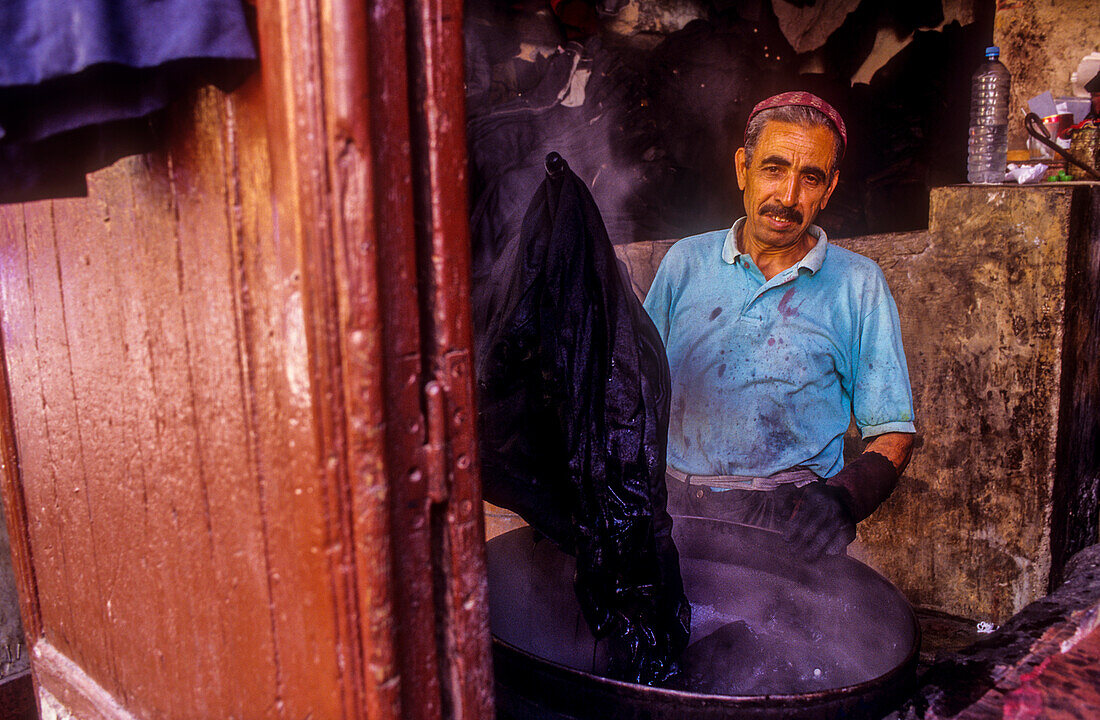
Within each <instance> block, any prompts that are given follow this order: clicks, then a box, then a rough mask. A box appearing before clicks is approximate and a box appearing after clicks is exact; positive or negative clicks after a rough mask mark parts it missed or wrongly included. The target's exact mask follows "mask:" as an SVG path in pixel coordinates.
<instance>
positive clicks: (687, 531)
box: [488, 518, 916, 696]
mask: <svg viewBox="0 0 1100 720" xmlns="http://www.w3.org/2000/svg"><path fill="white" fill-rule="evenodd" d="M677 524H678V529H677V533H676V536H677V537H676V542H677V545H678V547H679V548H680V553H681V571H682V573H683V578H684V587H685V590H686V591H687V595H688V598H689V600H690V601H691V604H692V611H693V612H692V638H693V642H692V644H691V645H689V646H688V649H687V651H686V652H685V653H684V656H683V658H682V664H683V667H684V672H683V674H682V675H681V677H680V678H679V680H678V681H677V684H676V685H675V686H674V687H675V689H680V690H687V691H692V692H702V693H707V694H719V695H733V696H745V695H765V694H776V693H781V694H799V693H807V692H818V691H822V690H828V689H833V688H839V687H845V686H849V685H854V684H857V683H860V682H864V681H867V680H871V679H874V678H876V677H879V676H881V675H883V674H885V673H886V672H888V671H890V670H891V669H893V668H895V667H897V666H898V665H900V664H901V663H902V662H903V661H904V660H905V658H906V657H907V655H908V653H909V651H910V649H911V648H912V647H913V643H914V642H915V641H916V638H915V637H914V635H913V630H912V626H911V624H910V622H911V620H910V615H909V611H908V608H907V607H906V605H905V602H904V600H903V599H902V598H901V596H900V594H899V593H898V592H897V591H896V590H895V589H893V588H892V587H891V586H890V585H889V584H888V583H886V582H885V581H882V580H881V579H879V578H876V577H875V576H874V575H873V574H872V573H870V572H869V571H868V570H867V569H866V568H863V567H862V566H860V565H859V564H858V563H856V562H854V561H852V560H849V559H847V558H827V559H826V560H824V561H822V562H821V563H820V564H818V565H814V566H811V565H805V564H803V563H801V562H800V561H798V560H796V559H794V558H791V557H788V556H786V555H784V554H783V551H782V548H781V547H778V546H776V545H774V544H772V543H771V541H770V539H769V538H763V541H764V542H763V544H757V545H754V544H748V543H746V542H745V541H746V539H748V538H754V537H755V538H760V537H761V535H760V534H751V533H750V534H746V533H744V532H741V533H740V534H737V533H734V534H731V533H730V532H729V528H730V527H731V526H730V525H728V524H725V523H711V522H708V521H700V520H696V519H692V518H678V519H677ZM532 536H533V533H532V531H531V530H530V529H523V530H520V531H513V532H511V533H507V534H505V535H502V536H499V537H497V538H494V539H493V540H491V541H490V542H489V546H488V549H489V595H490V606H489V610H490V623H491V626H492V630H493V634H494V635H496V636H497V637H498V638H500V639H501V640H504V641H505V642H508V643H510V644H512V645H515V646H517V647H519V648H521V649H524V650H527V651H529V652H532V653H533V654H535V655H537V656H539V657H542V658H545V659H547V660H551V661H553V662H556V663H559V664H562V665H566V666H568V667H572V668H575V669H578V670H582V671H585V672H589V673H594V674H600V671H601V669H602V665H601V663H602V661H603V660H602V656H601V653H600V647H599V644H598V643H596V641H595V640H594V639H593V638H592V636H591V634H590V633H589V632H588V628H587V626H586V625H585V622H584V619H583V618H582V617H581V614H580V609H579V608H578V606H577V603H576V599H575V597H574V595H573V587H572V580H573V567H574V566H573V560H572V558H570V557H569V556H568V555H565V554H564V553H562V552H560V551H558V550H557V549H556V548H555V547H554V546H553V544H552V543H550V542H549V541H546V540H543V541H541V542H539V543H534V542H532Z"/></svg>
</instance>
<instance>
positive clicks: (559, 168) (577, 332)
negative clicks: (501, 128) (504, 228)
mask: <svg viewBox="0 0 1100 720" xmlns="http://www.w3.org/2000/svg"><path fill="white" fill-rule="evenodd" d="M547 172H548V175H549V177H548V178H547V179H546V180H545V181H544V182H543V183H542V185H541V186H540V187H539V188H538V190H537V191H536V193H535V196H534V199H533V200H532V201H531V204H530V206H529V208H528V210H527V214H526V216H525V218H524V221H523V225H522V230H521V233H520V235H519V237H518V238H516V239H515V240H513V242H512V243H510V244H509V246H508V247H506V248H505V250H504V251H503V252H502V253H501V256H500V258H499V259H498V261H497V263H496V265H495V269H494V272H493V273H492V274H491V276H490V279H488V280H486V281H485V282H486V283H489V285H488V286H487V287H486V286H483V287H480V288H478V290H477V295H476V299H475V303H479V304H488V305H489V306H490V308H491V309H490V310H486V309H485V308H484V307H483V308H481V311H480V312H475V314H476V315H478V316H481V317H487V318H489V319H488V323H487V325H485V326H483V327H479V328H477V357H478V363H477V367H478V391H479V396H478V397H479V403H480V418H479V431H480V444H481V461H482V476H483V481H484V490H485V497H486V499H487V500H489V501H490V502H492V503H496V504H498V505H501V506H503V507H506V508H509V509H511V510H513V511H515V512H517V513H519V514H520V515H521V516H522V517H523V518H524V519H525V520H527V521H528V522H529V523H530V524H531V525H532V526H534V527H535V528H536V529H537V530H539V531H541V532H542V533H544V534H545V535H547V536H548V537H549V538H551V539H552V540H553V541H554V542H556V543H557V544H558V545H560V546H561V547H562V548H563V549H564V550H566V551H567V552H569V553H571V554H573V555H575V556H576V558H577V576H576V580H575V589H576V593H577V598H578V600H579V601H580V605H581V609H582V611H583V612H584V615H585V619H586V621H587V622H588V625H589V627H590V628H591V629H592V632H593V634H594V635H595V636H596V637H597V638H604V637H606V638H608V639H609V651H610V656H611V657H610V666H609V668H608V674H609V675H611V676H612V677H616V678H619V679H625V680H629V681H632V682H644V683H653V682H659V681H663V680H665V679H667V678H668V677H670V676H671V675H672V674H674V673H675V671H676V663H675V660H676V658H677V657H678V656H679V654H680V652H681V651H682V650H683V648H684V647H685V645H686V644H687V638H688V632H689V628H690V618H691V608H690V606H689V605H688V602H687V599H686V598H685V596H684V590H683V583H682V581H681V578H680V566H679V555H678V553H677V551H676V547H675V545H674V544H673V542H672V537H671V530H672V520H671V518H670V517H669V515H668V512H667V511H666V509H665V501H666V491H665V459H664V458H665V443H666V439H667V433H668V415H669V370H668V361H667V360H666V358H665V353H664V349H663V347H662V345H661V340H660V337H659V336H658V334H657V330H656V328H655V327H654V326H653V323H652V322H651V321H650V319H649V317H648V316H647V315H646V313H645V311H644V309H643V308H642V306H641V304H640V303H639V302H638V300H637V298H636V297H635V295H634V293H633V291H632V290H631V288H630V286H629V284H627V283H626V282H625V280H624V278H623V276H622V275H621V274H620V270H619V267H618V262H617V259H616V256H615V252H614V250H613V248H612V246H611V243H610V241H609V240H608V237H607V232H606V230H605V228H604V225H603V221H602V219H601V217H600V213H599V210H598V208H597V207H596V204H595V202H594V201H593V200H592V196H591V194H590V193H589V191H588V188H587V187H585V185H584V183H583V182H581V181H580V179H579V178H578V177H577V176H576V175H575V174H574V173H573V172H572V171H571V170H570V169H569V168H568V166H567V165H566V164H565V161H564V160H562V159H561V157H560V156H558V155H557V154H556V153H551V155H550V156H548V158H547Z"/></svg>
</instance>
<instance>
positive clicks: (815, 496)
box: [783, 481, 856, 560]
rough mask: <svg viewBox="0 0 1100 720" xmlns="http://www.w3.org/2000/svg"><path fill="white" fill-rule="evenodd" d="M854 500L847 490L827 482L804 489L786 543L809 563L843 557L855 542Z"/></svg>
mask: <svg viewBox="0 0 1100 720" xmlns="http://www.w3.org/2000/svg"><path fill="white" fill-rule="evenodd" d="M851 500H852V498H851V496H850V495H849V494H848V491H847V490H845V489H844V488H841V487H835V486H832V485H826V484H825V482H824V481H818V482H815V483H811V484H809V485H806V486H804V487H802V488H801V492H800V493H798V494H797V495H796V496H795V501H794V503H793V505H794V507H793V508H791V515H790V520H789V521H788V523H787V528H786V530H785V531H784V532H783V539H784V540H786V541H787V542H788V543H790V544H791V545H793V546H794V549H795V551H796V552H798V553H799V554H800V555H802V556H803V557H805V558H806V559H807V560H816V559H818V558H819V557H821V556H822V555H840V554H841V553H843V552H844V549H845V548H847V547H848V544H849V543H850V542H852V541H853V540H855V539H856V521H855V519H854V518H853V517H852V510H851Z"/></svg>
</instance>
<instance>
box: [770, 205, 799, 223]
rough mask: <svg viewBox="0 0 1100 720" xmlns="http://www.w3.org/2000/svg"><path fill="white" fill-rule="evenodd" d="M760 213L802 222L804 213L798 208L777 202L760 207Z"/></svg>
mask: <svg viewBox="0 0 1100 720" xmlns="http://www.w3.org/2000/svg"><path fill="white" fill-rule="evenodd" d="M759 214H760V215H774V216H775V217H777V218H779V219H780V220H786V221H787V222H793V223H799V224H801V223H802V213H800V212H799V211H798V209H797V208H789V207H783V206H782V205H776V204H775V203H768V204H767V205H764V206H762V207H761V208H760V212H759Z"/></svg>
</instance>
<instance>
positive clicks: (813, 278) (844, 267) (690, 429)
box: [644, 218, 914, 477]
mask: <svg viewBox="0 0 1100 720" xmlns="http://www.w3.org/2000/svg"><path fill="white" fill-rule="evenodd" d="M743 223H744V218H742V219H741V220H738V221H737V222H736V223H735V224H734V226H733V227H732V228H731V229H729V230H717V231H714V232H709V233H704V234H702V235H696V236H694V237H689V238H685V239H683V240H680V241H679V242H677V243H675V244H674V245H673V246H672V247H671V248H670V249H669V251H668V254H667V255H665V257H664V260H662V261H661V265H660V267H659V268H658V269H657V275H656V277H654V279H653V285H652V286H651V287H650V290H649V294H648V295H647V296H646V299H645V303H644V305H645V309H646V311H647V312H648V313H649V315H650V317H652V318H653V322H654V323H655V324H656V325H657V330H658V331H659V332H660V334H661V339H662V340H663V341H664V343H665V350H666V352H667V353H668V362H669V366H670V368H671V370H672V413H671V420H670V422H669V433H668V463H669V464H670V465H672V466H673V467H675V468H678V469H680V470H682V471H684V472H687V473H692V474H697V475H748V476H756V477H767V476H768V475H771V474H773V473H776V472H779V471H781V470H787V469H790V468H792V467H796V466H799V465H801V466H803V467H807V468H809V469H811V470H813V471H814V472H816V473H817V474H818V475H820V476H821V477H831V476H832V475H835V474H836V473H837V472H839V471H840V469H841V468H842V467H843V465H844V459H843V446H844V433H845V431H846V430H847V429H848V425H849V422H850V419H851V418H852V416H853V415H854V417H855V420H856V425H857V426H858V427H859V429H860V432H861V433H862V434H863V437H864V438H869V437H873V436H875V435H881V434H882V433H887V432H907V433H911V432H914V426H913V395H912V391H911V390H910V388H909V371H908V369H907V367H906V364H905V351H904V350H903V349H902V344H901V332H900V327H899V322H898V311H897V307H896V306H895V305H894V299H893V297H892V296H891V295H890V289H889V288H888V287H887V285H886V279H885V278H884V277H883V275H882V271H881V270H880V269H879V267H878V265H876V264H875V263H874V261H872V260H870V259H868V258H865V257H863V256H862V255H858V254H856V253H854V252H851V251H849V250H845V249H844V248H841V247H837V246H836V245H830V244H829V241H828V239H827V238H826V236H825V232H824V231H823V230H822V229H821V228H819V227H817V226H816V225H811V226H810V230H809V232H810V233H811V234H812V235H813V236H814V237H815V238H817V244H816V245H815V246H814V248H813V249H812V250H810V252H809V253H807V255H806V257H804V258H803V259H802V260H801V261H800V262H799V263H798V264H796V265H795V266H793V267H790V268H788V269H786V270H784V271H783V272H781V273H779V274H778V275H776V276H775V277H773V278H772V279H771V280H767V281H765V279H764V275H763V273H761V272H760V269H759V268H758V267H757V266H756V263H755V262H753V260H752V258H751V257H749V255H748V254H745V253H740V252H738V250H737V240H736V238H737V231H738V229H739V228H740V226H741V225H742V224H743Z"/></svg>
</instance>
